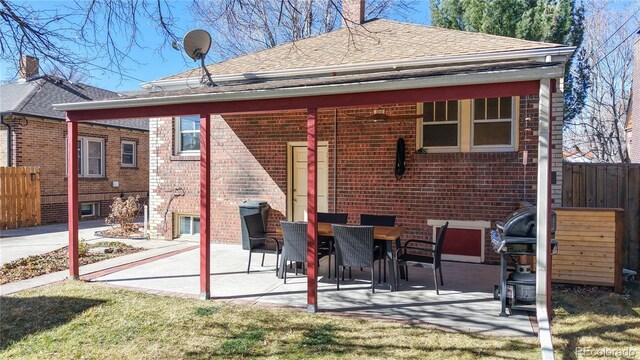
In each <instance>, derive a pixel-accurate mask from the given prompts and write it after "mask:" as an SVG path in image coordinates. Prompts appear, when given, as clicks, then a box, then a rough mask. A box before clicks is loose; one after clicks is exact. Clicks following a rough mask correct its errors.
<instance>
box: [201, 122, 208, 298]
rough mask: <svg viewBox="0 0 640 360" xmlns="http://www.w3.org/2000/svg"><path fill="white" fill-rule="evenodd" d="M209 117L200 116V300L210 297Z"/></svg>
mask: <svg viewBox="0 0 640 360" xmlns="http://www.w3.org/2000/svg"><path fill="white" fill-rule="evenodd" d="M210 131H211V115H210V114H201V115H200V299H201V300H207V299H209V298H210V297H211V134H210Z"/></svg>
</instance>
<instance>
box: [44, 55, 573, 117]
mask: <svg viewBox="0 0 640 360" xmlns="http://www.w3.org/2000/svg"><path fill="white" fill-rule="evenodd" d="M563 76H564V65H561V66H553V65H552V66H550V67H546V68H537V69H525V70H524V71H523V70H521V69H518V70H506V71H488V72H485V73H479V74H458V75H443V76H433V77H429V78H415V79H410V80H391V81H389V80H378V81H368V82H358V83H350V84H332V85H317V86H302V87H291V88H280V89H270V90H248V91H230V92H221V93H211V92H209V93H199V94H188V95H185V94H180V95H170V96H161V95H162V92H159V93H158V94H159V95H160V96H157V97H147V98H131V99H127V98H121V99H115V100H113V99H112V100H99V101H87V102H79V103H62V104H54V105H53V107H54V108H55V109H56V110H59V111H76V110H105V109H121V108H133V107H142V106H158V105H177V104H195V103H206V102H209V103H216V102H227V101H248V100H268V99H281V98H293V97H305V96H323V95H344V94H354V93H363V92H376V91H393V90H408V89H421V88H432V87H443V86H459V85H478V84H485V83H487V82H491V83H508V82H518V81H532V80H540V79H555V78H560V77H563Z"/></svg>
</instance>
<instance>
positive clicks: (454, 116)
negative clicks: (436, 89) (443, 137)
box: [447, 100, 458, 121]
mask: <svg viewBox="0 0 640 360" xmlns="http://www.w3.org/2000/svg"><path fill="white" fill-rule="evenodd" d="M447 120H449V121H458V101H457V100H455V101H448V102H447Z"/></svg>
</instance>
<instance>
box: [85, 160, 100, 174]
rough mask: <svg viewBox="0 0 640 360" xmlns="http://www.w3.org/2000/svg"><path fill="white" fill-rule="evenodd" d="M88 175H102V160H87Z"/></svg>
mask: <svg viewBox="0 0 640 360" xmlns="http://www.w3.org/2000/svg"><path fill="white" fill-rule="evenodd" d="M88 170H89V175H102V159H100V158H89V169H88Z"/></svg>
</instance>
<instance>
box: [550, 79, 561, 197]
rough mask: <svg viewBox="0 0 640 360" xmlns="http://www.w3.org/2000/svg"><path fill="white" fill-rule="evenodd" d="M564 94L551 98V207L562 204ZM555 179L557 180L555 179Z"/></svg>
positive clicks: (556, 94) (557, 92)
mask: <svg viewBox="0 0 640 360" xmlns="http://www.w3.org/2000/svg"><path fill="white" fill-rule="evenodd" d="M563 96H564V94H563V93H561V92H560V91H556V92H555V93H553V96H552V98H551V112H552V113H551V116H552V118H551V140H552V143H551V145H552V149H551V180H552V181H551V207H553V208H556V207H561V206H562V126H563V119H564V98H563ZM554 180H555V181H554Z"/></svg>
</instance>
